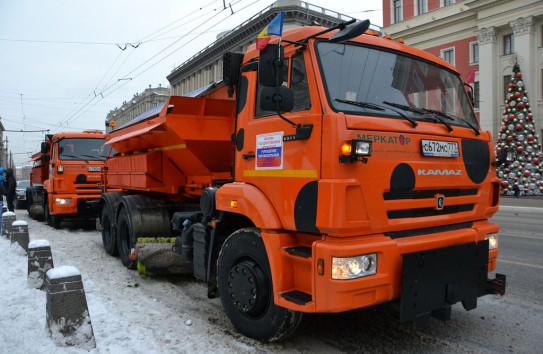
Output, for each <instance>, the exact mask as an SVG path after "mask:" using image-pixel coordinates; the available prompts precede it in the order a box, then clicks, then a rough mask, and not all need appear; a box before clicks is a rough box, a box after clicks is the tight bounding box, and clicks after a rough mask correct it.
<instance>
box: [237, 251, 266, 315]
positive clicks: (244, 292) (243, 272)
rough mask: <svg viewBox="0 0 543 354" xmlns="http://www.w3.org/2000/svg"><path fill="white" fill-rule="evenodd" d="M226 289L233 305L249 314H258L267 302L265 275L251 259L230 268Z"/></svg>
mask: <svg viewBox="0 0 543 354" xmlns="http://www.w3.org/2000/svg"><path fill="white" fill-rule="evenodd" d="M228 289H229V297H230V300H231V301H232V303H233V304H234V306H236V308H237V309H238V310H239V311H240V312H244V313H247V314H249V315H251V316H258V315H260V314H261V313H262V312H263V311H264V310H265V309H266V306H267V305H268V303H269V287H268V283H267V281H266V276H265V274H264V272H263V271H262V269H261V268H260V266H258V264H256V263H255V262H253V261H248V260H247V261H242V262H240V263H238V264H236V265H234V266H233V267H232V268H231V269H230V272H229V274H228Z"/></svg>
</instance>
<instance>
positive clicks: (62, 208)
mask: <svg viewBox="0 0 543 354" xmlns="http://www.w3.org/2000/svg"><path fill="white" fill-rule="evenodd" d="M57 198H61V199H69V200H70V203H69V204H59V203H55V204H54V207H53V208H51V214H52V215H67V216H70V217H77V218H92V217H96V216H98V206H99V203H100V195H93V196H84V197H81V196H54V197H53V202H55V200H56V199H57Z"/></svg>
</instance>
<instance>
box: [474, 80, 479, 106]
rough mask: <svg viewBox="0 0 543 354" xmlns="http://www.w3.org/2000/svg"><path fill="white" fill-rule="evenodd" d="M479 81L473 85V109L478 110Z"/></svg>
mask: <svg viewBox="0 0 543 354" xmlns="http://www.w3.org/2000/svg"><path fill="white" fill-rule="evenodd" d="M479 99H480V96H479V81H475V82H474V83H473V108H475V109H479Z"/></svg>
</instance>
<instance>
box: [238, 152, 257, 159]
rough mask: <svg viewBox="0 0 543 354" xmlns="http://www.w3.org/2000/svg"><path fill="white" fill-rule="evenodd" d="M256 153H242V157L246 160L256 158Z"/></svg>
mask: <svg viewBox="0 0 543 354" xmlns="http://www.w3.org/2000/svg"><path fill="white" fill-rule="evenodd" d="M255 156H256V155H255V154H254V153H252V152H251V153H248V154H243V155H241V158H242V159H244V160H249V159H254V158H255Z"/></svg>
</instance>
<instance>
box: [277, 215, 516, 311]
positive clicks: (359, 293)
mask: <svg viewBox="0 0 543 354" xmlns="http://www.w3.org/2000/svg"><path fill="white" fill-rule="evenodd" d="M461 226H462V228H448V229H447V228H446V231H443V232H435V233H429V234H417V235H415V236H413V235H410V234H406V235H401V237H398V238H392V237H389V236H386V235H384V234H377V235H371V236H356V237H348V238H347V237H342V238H333V237H325V238H323V239H322V240H319V241H315V242H313V244H312V247H311V250H310V254H308V255H306V257H308V258H306V259H307V261H308V262H310V263H311V265H310V266H309V265H308V266H307V267H308V268H307V269H305V270H301V269H302V266H303V264H302V263H301V262H299V263H300V264H299V265H298V264H296V265H292V264H291V265H289V264H288V263H289V261H287V259H288V260H290V259H292V258H293V257H292V255H291V254H290V255H287V256H284V258H283V261H282V262H281V263H278V262H277V261H276V259H271V260H270V263H272V268H275V269H279V267H280V268H281V269H282V270H281V275H278V276H276V274H274V289H277V292H276V294H275V301H276V304H277V305H279V306H283V307H286V308H290V309H292V310H296V311H302V312H320V313H325V312H344V311H349V310H354V309H359V308H364V307H369V306H374V305H377V304H380V303H385V302H389V301H393V300H400V304H401V308H402V310H401V312H402V313H401V314H400V316H401V318H402V320H405V321H417V319H418V318H424V317H425V316H427V315H428V314H431V315H435V314H436V310H437V311H441V310H444V309H445V310H447V307H450V305H452V304H454V303H456V302H462V303H464V306H465V307H466V308H467V309H472V308H475V307H476V304H477V297H479V296H482V295H485V294H489V293H498V294H500V293H501V294H503V293H504V292H505V277H502V276H499V278H498V279H496V280H488V279H487V276H488V272H490V271H492V270H493V269H494V267H495V265H496V259H497V256H498V249H493V250H489V249H488V241H486V240H485V237H486V235H487V234H490V233H496V232H498V230H499V227H498V225H496V224H492V223H489V222H488V221H477V222H473V223H468V226H466V227H464V224H462V225H461ZM270 236H271V235H270ZM275 237H277V235H275ZM270 240H271V239H270ZM286 243H287V242H285V243H284V244H286ZM272 244H273V242H271V241H270V242H269V246H270V247H273V245H272ZM283 249H284V248H283ZM370 253H376V254H377V257H378V264H377V273H376V274H375V275H371V276H366V277H362V278H357V279H350V280H334V279H332V271H331V269H330V265H331V260H332V257H353V256H358V255H364V254H370ZM286 257H290V258H287V259H285V258H286ZM298 258H300V257H298ZM319 263H320V264H324V269H323V271H322V272H321V273H322V275H319V274H318V271H317V268H318V264H319ZM305 264H308V263H305ZM276 267H277V268H276ZM309 267H310V268H309ZM310 272H311V274H313V275H312V276H310V275H309V273H310ZM311 279H312V280H311ZM291 295H295V296H297V297H298V298H297V299H293V296H291ZM302 295H303V296H302ZM442 317H443V316H442Z"/></svg>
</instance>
